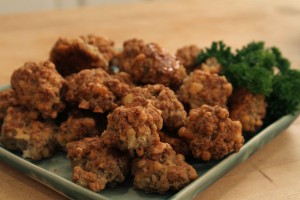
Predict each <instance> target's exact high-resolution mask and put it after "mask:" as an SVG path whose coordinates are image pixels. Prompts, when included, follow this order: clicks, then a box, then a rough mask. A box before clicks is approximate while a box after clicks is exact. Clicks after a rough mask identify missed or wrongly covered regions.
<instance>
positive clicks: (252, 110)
mask: <svg viewBox="0 0 300 200" xmlns="http://www.w3.org/2000/svg"><path fill="white" fill-rule="evenodd" d="M266 109H267V103H266V100H265V96H264V95H260V94H253V93H251V92H250V91H249V90H247V89H246V88H238V89H236V90H234V91H233V94H232V96H231V97H230V99H229V113H230V118H231V119H233V120H239V121H240V122H241V123H242V127H243V131H245V132H249V133H255V132H256V131H257V130H258V129H259V128H260V127H262V125H263V119H264V118H265V116H266Z"/></svg>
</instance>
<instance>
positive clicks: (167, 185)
mask: <svg viewBox="0 0 300 200" xmlns="http://www.w3.org/2000/svg"><path fill="white" fill-rule="evenodd" d="M146 152H147V153H145V155H144V156H143V157H138V158H136V159H135V160H134V161H133V162H132V174H133V175H134V182H133V185H134V187H136V188H138V189H140V190H144V191H145V192H147V193H150V192H157V193H160V194H163V193H166V192H167V191H168V190H180V189H181V188H183V187H185V186H186V185H188V184H189V183H191V182H192V181H194V180H195V179H196V178H197V177H198V175H197V172H196V170H195V169H194V168H193V167H192V166H191V165H189V164H188V163H186V162H185V161H184V156H183V155H181V154H177V155H176V152H175V151H174V150H173V149H172V147H171V146H170V145H169V144H167V143H162V142H160V143H158V144H154V145H152V146H150V147H148V149H147V151H146Z"/></svg>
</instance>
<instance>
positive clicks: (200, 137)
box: [178, 105, 244, 161]
mask: <svg viewBox="0 0 300 200" xmlns="http://www.w3.org/2000/svg"><path fill="white" fill-rule="evenodd" d="M178 134H179V136H180V137H182V138H184V139H185V140H186V141H187V142H188V144H189V147H190V149H191V151H192V153H193V155H194V157H195V158H200V159H202V160H204V161H208V160H218V159H221V158H223V157H225V156H226V155H227V154H229V153H230V152H238V151H239V149H240V148H241V147H242V145H243V143H244V138H243V136H242V125H241V123H240V122H239V121H232V120H231V119H230V118H229V113H228V111H227V110H226V109H225V108H222V107H220V106H214V107H211V106H207V105H203V106H201V107H200V108H196V109H191V110H190V113H189V116H188V121H187V123H186V125H185V126H184V127H182V128H180V129H179V132H178Z"/></svg>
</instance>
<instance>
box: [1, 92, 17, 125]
mask: <svg viewBox="0 0 300 200" xmlns="http://www.w3.org/2000/svg"><path fill="white" fill-rule="evenodd" d="M16 103H17V102H16V94H15V92H14V91H13V90H12V89H7V90H4V91H1V92H0V123H2V121H3V119H4V117H5V115H6V110H7V109H8V108H9V107H11V106H13V105H15V104H16Z"/></svg>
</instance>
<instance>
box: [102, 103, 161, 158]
mask: <svg viewBox="0 0 300 200" xmlns="http://www.w3.org/2000/svg"><path fill="white" fill-rule="evenodd" d="M107 119H108V125H107V130H106V131H104V132H103V133H102V136H101V137H103V138H104V142H105V143H106V144H107V145H109V146H110V147H115V148H119V149H120V150H130V151H134V150H135V151H136V153H137V154H138V155H142V154H143V153H144V148H146V147H148V146H150V145H152V144H153V143H157V142H159V135H158V131H159V130H160V129H161V128H162V124H163V120H162V118H161V111H160V110H158V109H156V108H155V107H153V106H152V105H151V104H150V103H147V104H146V105H143V106H132V107H125V106H120V107H118V108H116V109H115V110H114V111H113V112H112V113H110V114H109V115H108V117H107Z"/></svg>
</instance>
